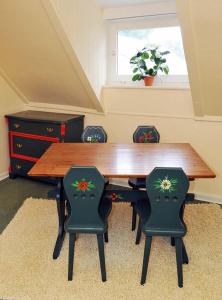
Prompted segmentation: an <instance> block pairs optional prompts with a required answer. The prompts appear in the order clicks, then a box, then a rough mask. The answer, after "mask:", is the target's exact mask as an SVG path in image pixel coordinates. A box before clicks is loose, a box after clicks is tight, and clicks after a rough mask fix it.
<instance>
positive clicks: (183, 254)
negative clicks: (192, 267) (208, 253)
mask: <svg viewBox="0 0 222 300" xmlns="http://www.w3.org/2000/svg"><path fill="white" fill-rule="evenodd" d="M182 256H183V264H189V258H188V255H187V250H186V247H185V245H184V241H183V240H182Z"/></svg>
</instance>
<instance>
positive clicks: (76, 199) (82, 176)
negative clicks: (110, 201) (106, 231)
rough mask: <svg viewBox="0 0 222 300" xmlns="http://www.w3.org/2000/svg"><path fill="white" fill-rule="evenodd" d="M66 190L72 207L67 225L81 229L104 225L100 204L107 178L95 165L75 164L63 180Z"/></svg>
mask: <svg viewBox="0 0 222 300" xmlns="http://www.w3.org/2000/svg"><path fill="white" fill-rule="evenodd" d="M63 184H64V190H65V193H66V196H67V199H68V202H69V204H70V207H71V213H70V215H69V217H68V220H67V223H66V225H67V226H74V227H76V228H79V229H87V227H88V228H89V229H90V228H95V227H101V228H102V227H104V221H103V220H102V218H101V217H100V215H99V205H100V201H101V198H102V195H103V191H104V185H105V180H104V177H103V176H102V175H101V174H100V173H99V171H98V170H97V169H96V168H95V167H80V166H73V167H71V168H70V170H69V171H68V173H67V174H66V176H65V177H64V180H63Z"/></svg>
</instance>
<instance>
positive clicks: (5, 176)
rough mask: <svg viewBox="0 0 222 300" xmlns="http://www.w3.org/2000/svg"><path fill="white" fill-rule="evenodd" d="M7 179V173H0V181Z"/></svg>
mask: <svg viewBox="0 0 222 300" xmlns="http://www.w3.org/2000/svg"><path fill="white" fill-rule="evenodd" d="M6 178H8V172H4V173H0V181H1V180H3V179H6Z"/></svg>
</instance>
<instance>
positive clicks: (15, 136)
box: [6, 110, 84, 183]
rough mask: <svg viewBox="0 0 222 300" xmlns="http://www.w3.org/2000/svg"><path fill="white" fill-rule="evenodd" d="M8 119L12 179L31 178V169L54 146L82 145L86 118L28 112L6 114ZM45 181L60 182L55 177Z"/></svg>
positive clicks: (10, 174)
mask: <svg viewBox="0 0 222 300" xmlns="http://www.w3.org/2000/svg"><path fill="white" fill-rule="evenodd" d="M6 118H7V120H8V128H9V150H10V167H9V177H10V178H15V177H16V176H17V175H21V176H28V175H27V173H28V172H29V170H30V169H31V168H32V166H33V165H34V164H35V163H36V162H37V160H38V159H39V158H40V157H41V155H42V154H43V153H44V152H45V151H46V149H47V148H48V147H49V146H50V145H51V143H75V142H76V143H79V142H81V135H82V132H83V129H84V116H83V115H71V114H60V113H50V112H39V111H31V110H27V111H22V112H19V113H15V114H11V115H6ZM35 179H38V178H35ZM41 179H42V178H41ZM44 180H45V181H48V182H52V183H56V179H55V178H44Z"/></svg>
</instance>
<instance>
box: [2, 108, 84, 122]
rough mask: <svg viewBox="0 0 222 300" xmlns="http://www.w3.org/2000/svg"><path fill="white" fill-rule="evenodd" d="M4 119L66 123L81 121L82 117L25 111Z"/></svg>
mask: <svg viewBox="0 0 222 300" xmlns="http://www.w3.org/2000/svg"><path fill="white" fill-rule="evenodd" d="M6 118H13V119H21V120H29V121H39V122H52V123H66V122H68V121H71V120H74V119H75V120H76V119H82V118H84V115H74V114H61V113H54V112H44V111H34V110H26V111H21V112H18V113H15V114H9V115H6Z"/></svg>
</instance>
